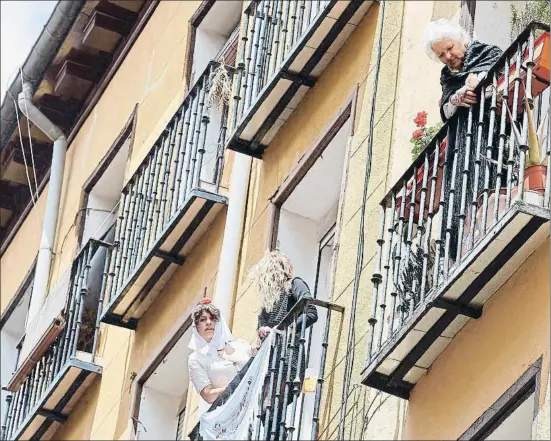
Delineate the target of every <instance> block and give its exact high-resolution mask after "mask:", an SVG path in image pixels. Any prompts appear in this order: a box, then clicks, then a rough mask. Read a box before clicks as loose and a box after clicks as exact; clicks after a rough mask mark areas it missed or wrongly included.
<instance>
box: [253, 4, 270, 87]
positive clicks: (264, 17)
mask: <svg viewBox="0 0 551 441" xmlns="http://www.w3.org/2000/svg"><path fill="white" fill-rule="evenodd" d="M261 10H262V12H260V11H261ZM269 11H270V3H269V0H262V1H261V2H259V6H258V8H257V13H258V15H259V17H260V29H259V32H258V38H257V45H256V54H255V56H256V58H255V61H254V65H255V74H256V75H255V77H254V80H253V83H252V94H253V95H252V96H253V97H256V95H257V94H258V92H259V90H260V89H261V88H262V84H263V82H264V78H263V77H262V62H263V59H264V57H265V54H266V38H267V35H266V34H267V28H268V27H269V25H268V14H269Z"/></svg>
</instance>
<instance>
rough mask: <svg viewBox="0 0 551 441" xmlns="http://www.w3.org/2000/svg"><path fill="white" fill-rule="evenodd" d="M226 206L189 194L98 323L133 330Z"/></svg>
mask: <svg viewBox="0 0 551 441" xmlns="http://www.w3.org/2000/svg"><path fill="white" fill-rule="evenodd" d="M226 203H227V198H226V197H225V196H221V195H219V194H216V193H212V192H209V191H205V190H201V189H194V190H192V191H191V192H190V195H189V197H188V200H187V201H186V202H185V203H184V204H183V207H182V209H180V211H179V212H178V213H176V214H175V215H174V217H173V219H172V220H171V221H170V222H169V223H168V225H167V227H166V228H165V230H164V231H163V233H162V234H161V235H160V236H159V238H158V239H157V241H156V242H155V243H154V244H153V246H152V247H151V249H150V251H149V252H148V253H147V254H146V256H145V257H144V258H143V259H142V261H141V262H140V263H139V264H137V265H136V267H135V269H134V270H133V271H132V273H131V274H130V275H129V276H128V277H127V279H126V281H125V282H124V283H123V285H122V287H121V288H120V289H119V291H118V293H117V294H116V295H115V296H114V297H113V298H111V299H110V301H109V303H108V305H107V307H106V309H105V311H104V313H103V315H102V318H101V320H102V322H104V323H108V324H112V325H115V326H120V327H125V328H129V329H135V327H136V325H137V321H138V320H139V318H140V317H141V316H142V315H143V314H144V313H145V311H146V310H147V308H148V306H149V305H150V304H151V302H152V301H153V300H154V298H155V297H156V296H157V295H158V294H159V292H160V291H161V290H162V288H163V287H164V286H165V285H166V283H167V282H168V280H169V279H170V277H171V276H172V274H173V273H174V272H175V271H176V269H177V268H178V267H179V266H180V265H181V264H182V263H183V262H184V260H185V257H186V256H187V255H188V254H189V253H190V251H191V250H192V248H193V247H194V246H195V244H196V243H197V241H198V240H199V239H200V238H201V237H202V236H203V235H204V234H205V232H206V230H207V229H208V227H209V225H210V224H211V223H212V221H213V220H214V218H215V217H216V215H217V214H218V213H219V212H220V210H221V209H222V207H223V206H224V205H225V204H226Z"/></svg>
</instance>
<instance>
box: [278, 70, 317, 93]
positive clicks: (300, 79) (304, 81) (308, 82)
mask: <svg viewBox="0 0 551 441" xmlns="http://www.w3.org/2000/svg"><path fill="white" fill-rule="evenodd" d="M281 78H283V79H284V80H289V81H292V82H293V83H298V84H300V85H301V86H306V87H309V88H310V89H311V88H312V87H314V86H315V85H316V79H315V78H314V77H311V76H304V75H300V74H296V73H293V72H289V71H288V70H283V71H281Z"/></svg>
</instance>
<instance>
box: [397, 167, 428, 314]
mask: <svg viewBox="0 0 551 441" xmlns="http://www.w3.org/2000/svg"><path fill="white" fill-rule="evenodd" d="M417 172H418V168H417V166H414V167H413V182H412V184H411V187H412V188H411V197H410V200H409V207H408V210H409V211H408V213H409V216H408V225H407V231H406V240H405V245H406V251H405V258H403V259H402V260H404V266H403V268H408V265H409V263H410V258H411V253H412V249H411V248H412V246H413V218H414V217H415V208H416V207H417V202H416V199H417ZM423 209H424V207H423V206H422V205H420V206H419V212H420V213H419V218H420V219H422V217H423V213H422V210H423ZM401 276H402V274H401V273H400V274H399V278H398V283H399V284H401V283H402V280H400V278H401ZM419 282H420V281H418V280H416V279H415V278H414V279H413V283H412V290H411V292H409V293H407V292H403V293H402V294H403V295H409V296H410V298H411V303H412V304H411V305H409V304H408V305H407V306H406V302H408V299H406V298H403V299H402V301H401V313H402V314H401V317H400V319H401V320H402V323H403V322H404V320H405V317H406V315H409V314H411V311H412V310H413V309H414V308H415V306H416V305H415V304H416V290H417V284H418V283H419ZM402 288H404V287H402Z"/></svg>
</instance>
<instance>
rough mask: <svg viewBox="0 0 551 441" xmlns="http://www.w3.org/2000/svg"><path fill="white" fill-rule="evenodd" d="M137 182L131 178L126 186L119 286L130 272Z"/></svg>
mask: <svg viewBox="0 0 551 441" xmlns="http://www.w3.org/2000/svg"><path fill="white" fill-rule="evenodd" d="M137 185H138V182H137V181H136V179H135V178H133V179H132V180H131V181H130V183H129V185H128V199H129V204H128V211H127V212H126V215H125V217H126V219H125V220H124V226H125V231H124V238H123V239H124V241H123V242H122V261H121V272H120V274H119V285H122V283H123V282H124V281H125V280H126V275H127V274H128V272H129V270H130V253H131V252H132V245H131V243H130V240H131V238H132V220H133V219H134V209H135V207H136V193H137V188H136V187H137Z"/></svg>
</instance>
